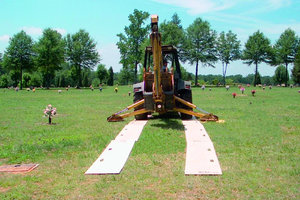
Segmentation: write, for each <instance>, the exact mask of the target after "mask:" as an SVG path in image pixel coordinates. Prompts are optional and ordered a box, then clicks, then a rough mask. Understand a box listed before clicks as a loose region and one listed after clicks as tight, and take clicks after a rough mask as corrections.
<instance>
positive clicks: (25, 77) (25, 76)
mask: <svg viewBox="0 0 300 200" xmlns="http://www.w3.org/2000/svg"><path fill="white" fill-rule="evenodd" d="M30 80H31V75H30V74H29V73H24V74H23V83H24V87H28V86H29V82H30Z"/></svg>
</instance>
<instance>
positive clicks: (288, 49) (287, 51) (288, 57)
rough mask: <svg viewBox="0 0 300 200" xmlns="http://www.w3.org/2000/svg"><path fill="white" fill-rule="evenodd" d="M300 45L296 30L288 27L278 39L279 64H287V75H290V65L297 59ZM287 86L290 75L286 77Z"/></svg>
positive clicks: (277, 54)
mask: <svg viewBox="0 0 300 200" xmlns="http://www.w3.org/2000/svg"><path fill="white" fill-rule="evenodd" d="M298 46H299V38H298V37H297V35H296V33H295V31H293V30H292V29H290V28H288V29H286V30H285V31H284V32H283V33H282V34H281V35H280V37H279V39H278V40H277V42H276V44H275V46H274V48H275V51H276V58H277V61H278V62H277V64H285V70H286V76H288V65H289V64H290V63H293V62H294V61H295V56H296V53H297V50H298ZM285 80H286V82H285V85H286V86H287V83H288V82H287V81H288V77H286V78H285Z"/></svg>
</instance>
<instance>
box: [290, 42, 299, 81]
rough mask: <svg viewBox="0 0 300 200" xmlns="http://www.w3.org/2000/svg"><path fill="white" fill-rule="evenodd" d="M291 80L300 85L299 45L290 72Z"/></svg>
mask: <svg viewBox="0 0 300 200" xmlns="http://www.w3.org/2000/svg"><path fill="white" fill-rule="evenodd" d="M292 75H293V80H294V82H295V83H296V84H299V85H300V45H299V47H298V51H297V54H296V57H295V62H294V68H293V70H292Z"/></svg>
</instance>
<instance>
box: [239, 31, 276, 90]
mask: <svg viewBox="0 0 300 200" xmlns="http://www.w3.org/2000/svg"><path fill="white" fill-rule="evenodd" d="M272 53H273V51H272V47H271V44H270V40H269V39H268V38H267V37H265V36H264V34H263V33H262V32H260V31H257V32H255V33H253V35H251V36H250V37H249V38H248V40H247V42H246V44H245V49H244V51H243V55H242V59H243V60H244V63H246V64H248V65H251V64H254V65H255V75H254V82H253V84H254V86H255V85H257V84H259V81H258V64H260V63H261V62H265V63H271V62H272Z"/></svg>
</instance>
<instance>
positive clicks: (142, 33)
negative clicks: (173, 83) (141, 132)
mask: <svg viewBox="0 0 300 200" xmlns="http://www.w3.org/2000/svg"><path fill="white" fill-rule="evenodd" d="M148 18H149V13H148V12H144V11H140V10H137V9H135V10H134V12H133V13H132V14H130V15H129V16H128V19H129V22H130V24H129V25H128V26H125V28H124V32H123V33H119V34H117V37H118V38H119V41H118V42H117V46H118V48H119V51H120V55H121V57H120V63H121V64H122V69H121V71H120V72H119V73H114V72H113V68H112V67H110V68H109V69H108V70H107V68H106V66H105V65H104V64H101V63H100V55H99V53H98V52H97V49H96V42H95V41H94V40H93V39H92V38H91V36H90V35H89V33H88V32H86V31H85V30H79V31H78V32H77V33H75V34H67V36H66V37H64V38H63V37H62V35H61V34H60V33H58V32H57V31H56V30H53V29H50V28H47V29H45V30H44V31H43V35H42V37H41V38H40V39H39V40H38V41H37V42H35V41H33V39H32V38H31V37H30V36H29V35H27V34H26V33H25V32H24V31H20V32H19V33H17V34H15V35H14V36H13V37H11V38H10V40H9V45H8V47H7V48H6V50H5V52H4V54H3V55H2V54H1V53H0V87H7V86H11V85H13V86H19V87H20V88H22V87H23V85H24V87H28V86H41V85H42V86H44V87H46V88H49V87H51V86H55V87H66V86H68V85H71V86H76V87H78V88H79V87H82V86H85V87H87V86H90V85H94V86H96V85H99V84H100V83H101V84H102V83H105V84H108V85H113V84H114V82H115V83H119V84H131V83H135V82H137V81H141V80H142V77H143V76H142V75H143V66H142V63H143V59H144V57H143V55H144V50H145V47H146V46H148V45H150V40H149V38H148V34H149V31H150V25H149V23H148ZM159 30H160V32H161V34H162V44H163V45H164V44H165V45H167V44H168V45H173V46H175V47H176V48H177V50H178V55H179V59H180V61H181V62H182V63H189V64H191V65H194V66H195V73H194V74H192V73H189V72H187V71H186V70H185V69H184V68H183V67H181V68H182V70H181V71H182V73H183V77H184V79H185V80H191V81H192V82H193V84H195V85H198V84H202V83H203V82H207V83H210V84H212V83H215V82H216V81H218V83H222V84H229V83H231V82H232V81H234V82H238V83H244V81H245V80H247V81H248V82H247V83H253V85H257V84H261V83H262V81H263V82H268V83H270V84H278V83H279V84H281V83H285V84H286V85H288V81H289V74H288V65H290V64H293V69H292V77H293V82H294V83H296V84H299V83H300V66H299V65H300V61H299V59H300V58H299V57H300V55H299V54H300V45H299V43H300V42H299V41H300V40H299V37H298V36H297V35H296V33H295V31H293V30H292V29H290V28H288V29H286V30H285V31H284V32H283V33H282V34H281V35H280V37H279V39H278V40H277V41H276V43H275V44H273V45H272V44H271V42H270V40H269V39H268V38H267V37H266V36H265V35H264V34H263V33H262V32H260V31H256V32H255V33H253V34H252V35H251V36H249V38H248V40H247V42H246V43H245V45H244V49H242V47H241V46H242V45H241V41H240V40H238V37H237V34H235V33H233V32H232V31H228V32H227V33H225V32H221V33H219V34H218V33H217V32H216V31H215V30H213V29H212V28H211V26H210V24H209V22H208V21H205V20H203V19H201V18H196V19H195V20H194V21H193V23H192V24H191V25H189V26H188V27H187V28H186V29H184V28H183V27H182V25H181V19H180V18H179V16H178V15H177V14H176V13H175V14H174V15H173V16H172V18H171V20H170V21H167V20H165V21H163V22H162V23H160V25H159ZM236 60H243V62H244V63H245V64H248V65H254V66H255V73H254V75H253V76H252V75H248V76H247V77H248V78H249V77H251V78H252V80H248V78H247V77H243V78H244V79H242V78H237V77H242V76H241V75H236V76H231V77H227V78H226V73H227V70H228V67H229V65H230V63H231V62H233V61H236ZM218 61H220V62H221V63H222V75H221V76H219V75H216V76H213V75H207V76H201V75H198V74H199V73H198V72H199V66H203V67H216V64H217V62H218ZM260 63H267V64H269V65H271V66H275V67H277V68H276V71H275V74H274V77H261V76H260V74H259V70H258V69H259V64H260ZM95 66H97V68H96V70H94V67H95ZM212 76H213V77H214V78H213V79H211V77H212ZM220 77H221V78H220Z"/></svg>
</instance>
